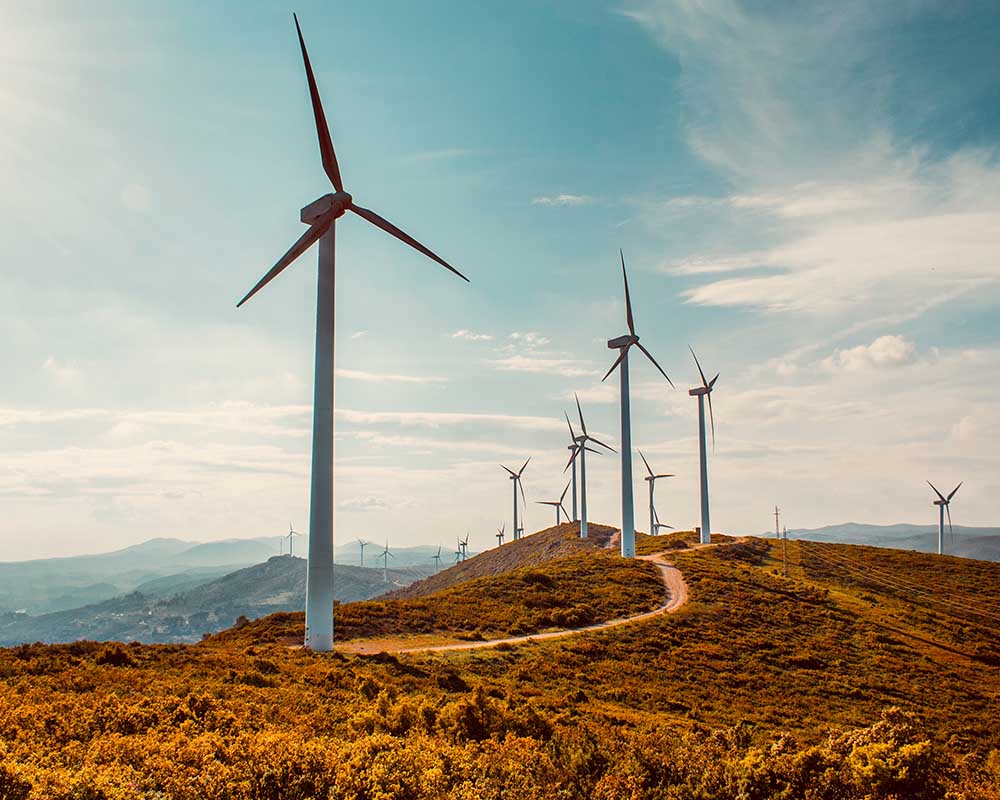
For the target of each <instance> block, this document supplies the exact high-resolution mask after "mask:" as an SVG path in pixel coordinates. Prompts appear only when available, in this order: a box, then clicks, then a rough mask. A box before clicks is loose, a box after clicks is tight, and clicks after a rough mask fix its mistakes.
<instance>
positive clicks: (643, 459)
mask: <svg viewBox="0 0 1000 800" xmlns="http://www.w3.org/2000/svg"><path fill="white" fill-rule="evenodd" d="M639 458H641V459H642V463H643V464H645V465H646V472H648V473H649V477H650V478H655V477H656V476H655V475H654V474H653V470H652V468H651V467H650V466H649V462H648V461H647V460H646V456H644V455H643V454H642V450H640V451H639Z"/></svg>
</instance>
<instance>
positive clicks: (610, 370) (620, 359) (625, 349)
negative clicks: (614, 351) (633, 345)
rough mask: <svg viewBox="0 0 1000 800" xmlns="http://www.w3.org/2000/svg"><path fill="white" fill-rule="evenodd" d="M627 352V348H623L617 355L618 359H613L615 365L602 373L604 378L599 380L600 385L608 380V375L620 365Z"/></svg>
mask: <svg viewBox="0 0 1000 800" xmlns="http://www.w3.org/2000/svg"><path fill="white" fill-rule="evenodd" d="M627 352H628V347H623V348H622V350H621V352H620V353H619V354H618V358H616V359H615V363H614V364H612V365H611V369H609V370H608V371H607V372H605V373H604V377H603V378H601V383H604V381H606V380H607V379H608V375H610V374H611V373H612V372H614V371H615V367H617V366H618V365H619V364H621V363H622V359H623V358H625V354H626V353H627Z"/></svg>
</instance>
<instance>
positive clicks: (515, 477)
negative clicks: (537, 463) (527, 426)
mask: <svg viewBox="0 0 1000 800" xmlns="http://www.w3.org/2000/svg"><path fill="white" fill-rule="evenodd" d="M528 461H531V457H530V456H529V457H528ZM528 461H525V462H524V464H522V465H521V469H519V470H518V471H517V472H514V470H512V469H511V468H510V467H504V466H503V464H501V465H500V466H501V467H503V468H504V469H505V470H507V472H508V473H510V479H511V480H512V481H513V482H514V541H517V540H518V539H519V538H521V536H520V534H521V528H520V527H518V524H517V490H518V489H519V488H520V490H521V499H522V500H524V505H525V506H527V505H528V501H527V500H525V498H524V486H523V485H522V484H521V475H522V474H523V473H524V468H525V467H526V466H528Z"/></svg>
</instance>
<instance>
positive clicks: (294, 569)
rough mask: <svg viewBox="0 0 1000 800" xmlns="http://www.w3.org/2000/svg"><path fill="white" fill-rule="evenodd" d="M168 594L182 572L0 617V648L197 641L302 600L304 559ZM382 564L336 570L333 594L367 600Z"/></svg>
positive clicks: (395, 581) (402, 575) (380, 588)
mask: <svg viewBox="0 0 1000 800" xmlns="http://www.w3.org/2000/svg"><path fill="white" fill-rule="evenodd" d="M420 575H421V573H420V572H419V571H417V570H415V569H414V568H407V569H405V570H389V573H388V578H389V581H390V583H389V585H403V584H406V583H407V582H409V581H412V580H413V579H414V578H415V577H419V576H420ZM192 581H193V583H194V585H193V586H190V587H189V588H186V589H183V590H182V591H178V592H174V593H171V594H169V595H167V596H163V594H164V592H165V590H166V589H167V588H169V587H170V586H178V585H182V584H179V581H178V579H177V576H172V577H171V578H169V579H156V580H153V581H150V582H148V583H147V584H145V586H147V587H150V586H151V587H152V589H153V591H148V592H147V593H143V592H141V591H135V592H131V593H129V594H127V595H124V596H121V597H115V598H112V599H111V600H105V601H103V602H101V603H96V604H92V605H87V606H83V607H81V608H74V609H67V610H65V611H57V612H53V613H51V614H43V615H40V616H37V617H36V616H30V615H26V614H8V615H5V616H0V645H5V646H10V645H13V644H20V643H22V642H35V641H41V642H71V641H75V640H77V639H97V640H121V641H133V640H134V641H139V642H150V643H151V642H197V641H199V640H200V639H201V638H202V636H204V635H205V634H206V633H212V632H215V631H218V630H220V629H222V628H228V627H229V626H231V625H232V624H233V623H234V621H235V620H237V619H238V618H239V617H241V616H245V617H248V618H250V619H253V618H256V617H259V616H263V615H266V614H273V613H275V612H278V611H289V610H292V609H301V608H303V607H304V605H305V583H306V562H305V560H303V559H301V558H298V557H294V556H272V557H271V558H270V559H268V560H267V561H266V562H265V563H263V564H256V565H254V566H252V567H246V568H244V569H240V570H236V571H235V572H232V573H228V574H226V575H224V576H222V577H216V578H214V579H211V580H207V581H203V580H200V579H192ZM386 585H387V584H386V583H385V581H384V580H383V574H382V570H381V569H369V568H368V567H365V568H361V567H351V566H345V565H341V564H338V565H336V566H335V567H334V598H335V600H338V601H341V602H350V601H352V600H362V599H367V598H369V597H374V596H375V595H378V594H381V593H382V592H384V591H385V588H386Z"/></svg>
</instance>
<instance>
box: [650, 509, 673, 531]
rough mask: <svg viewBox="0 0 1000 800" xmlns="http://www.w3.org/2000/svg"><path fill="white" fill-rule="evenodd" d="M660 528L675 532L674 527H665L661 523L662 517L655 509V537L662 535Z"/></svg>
mask: <svg viewBox="0 0 1000 800" xmlns="http://www.w3.org/2000/svg"><path fill="white" fill-rule="evenodd" d="M660 528H668V529H670V530H673V529H674V526H673V525H664V524H663V523H662V522H660V515H659V514H657V513H656V509H655V508H654V509H653V535H654V536H659V535H660Z"/></svg>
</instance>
